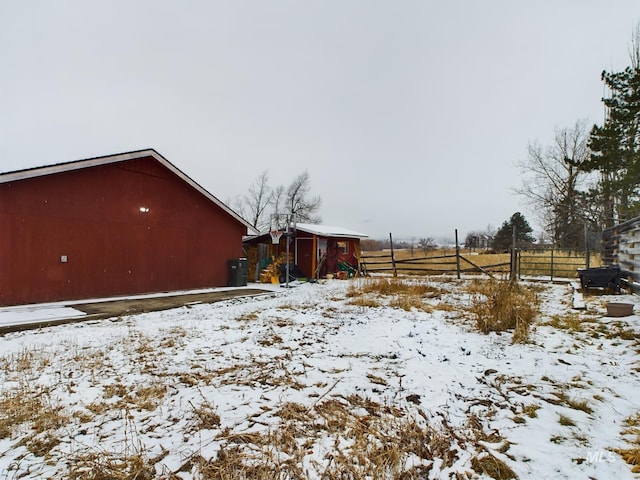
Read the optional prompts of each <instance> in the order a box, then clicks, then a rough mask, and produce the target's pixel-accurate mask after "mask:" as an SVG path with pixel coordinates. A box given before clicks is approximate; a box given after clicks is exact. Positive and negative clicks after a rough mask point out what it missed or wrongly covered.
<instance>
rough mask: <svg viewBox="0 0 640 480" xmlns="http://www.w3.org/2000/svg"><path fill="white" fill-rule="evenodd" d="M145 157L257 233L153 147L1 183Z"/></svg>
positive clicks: (3, 178)
mask: <svg viewBox="0 0 640 480" xmlns="http://www.w3.org/2000/svg"><path fill="white" fill-rule="evenodd" d="M144 157H153V158H154V159H155V160H157V161H158V162H159V163H160V164H162V165H163V166H165V167H166V168H167V169H169V170H170V171H171V172H172V173H173V174H174V175H176V176H178V177H179V178H181V179H182V180H184V181H185V182H186V183H187V184H188V185H189V186H191V187H192V188H194V189H195V190H197V191H198V192H199V193H201V194H202V195H204V196H205V197H206V198H207V199H209V200H210V201H211V202H212V203H214V204H215V205H217V206H218V207H220V208H221V209H222V210H224V211H225V212H227V213H228V214H229V215H231V216H232V217H233V218H234V219H236V220H237V221H239V222H240V223H242V224H243V225H244V226H246V227H247V229H248V231H249V232H252V233H257V231H256V229H255V228H254V227H253V226H252V225H251V224H250V223H249V222H247V221H246V220H245V219H244V218H242V217H241V216H240V215H238V214H237V213H236V212H234V211H233V210H232V209H231V208H229V207H228V206H227V205H226V204H225V203H223V202H222V201H220V200H219V199H218V198H216V197H215V196H214V195H212V194H211V193H209V192H208V191H207V190H206V189H205V188H203V187H202V186H200V185H199V184H198V183H197V182H195V181H194V180H193V179H192V178H191V177H189V176H188V175H187V174H185V173H184V172H183V171H182V170H180V169H179V168H178V167H176V166H175V165H174V164H173V163H171V162H170V161H169V160H167V159H166V158H164V157H163V156H162V155H160V154H159V153H158V152H157V151H155V150H154V149H153V148H148V149H145V150H136V151H133V152H125V153H117V154H114V155H106V156H103V157H94V158H87V159H84V160H74V161H71V162H63V163H56V164H53V165H45V166H42V167H33V168H26V169H23V170H15V171H12V172H6V173H0V183H8V182H14V181H17V180H25V179H28V178H34V177H41V176H45V175H52V174H55V173H62V172H69V171H72V170H80V169H83V168H89V167H95V166H100V165H108V164H111V163H118V162H126V161H128V160H133V159H136V158H144Z"/></svg>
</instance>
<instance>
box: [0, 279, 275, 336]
mask: <svg viewBox="0 0 640 480" xmlns="http://www.w3.org/2000/svg"><path fill="white" fill-rule="evenodd" d="M268 293H271V292H270V291H269V290H262V289H258V288H240V289H237V290H225V291H220V292H207V293H187V294H182V295H168V296H164V297H151V298H150V297H146V298H136V299H130V298H129V299H122V300H110V301H105V302H94V303H78V304H69V305H66V306H67V307H71V308H74V309H76V310H79V311H81V312H83V313H86V316H82V317H70V318H56V319H46V320H34V321H33V322H29V323H24V322H21V323H16V324H13V325H3V326H0V335H4V334H5V333H9V332H16V331H20V330H31V329H36V328H41V327H51V326H53V325H62V324H65V323H74V322H86V321H88V320H100V319H103V318H111V317H120V316H123V315H135V314H138V313H145V312H154V311H158V310H168V309H170V308H178V307H182V306H186V305H197V304H200V303H215V302H222V301H224V300H229V299H231V298H236V297H253V296H257V295H265V294H268Z"/></svg>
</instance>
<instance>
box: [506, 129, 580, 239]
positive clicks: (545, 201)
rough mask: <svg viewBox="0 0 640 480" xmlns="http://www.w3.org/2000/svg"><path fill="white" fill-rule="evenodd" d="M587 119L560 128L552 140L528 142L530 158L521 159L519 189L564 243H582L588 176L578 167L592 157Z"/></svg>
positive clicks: (547, 227) (552, 232) (555, 236)
mask: <svg viewBox="0 0 640 480" xmlns="http://www.w3.org/2000/svg"><path fill="white" fill-rule="evenodd" d="M588 138H589V132H588V130H587V127H586V121H584V120H579V121H577V122H576V124H575V125H574V126H573V127H572V128H565V129H557V130H556V131H555V135H554V141H553V144H552V145H550V146H548V147H542V146H541V145H540V144H539V143H537V142H534V143H532V144H529V147H528V158H527V160H526V161H523V162H519V164H518V166H519V167H520V169H521V171H522V173H523V176H524V178H523V181H522V186H521V187H520V188H518V189H517V190H516V192H517V193H518V194H519V195H522V196H523V197H524V198H525V199H526V200H527V201H528V202H529V204H530V205H531V206H532V207H534V209H535V210H536V211H537V212H538V213H539V215H540V218H541V220H542V221H543V223H544V225H545V228H546V229H547V230H548V231H549V232H550V233H551V234H552V236H553V239H554V241H555V242H556V243H557V244H558V245H560V246H563V247H577V246H580V245H581V244H582V240H583V231H584V221H585V215H584V213H585V212H584V210H583V208H582V196H581V189H582V188H583V187H584V186H585V182H586V181H587V180H588V176H587V174H586V173H585V172H584V171H583V170H581V169H580V168H579V165H580V163H581V162H583V161H584V160H586V159H587V158H588V157H589V149H588V146H587V142H588Z"/></svg>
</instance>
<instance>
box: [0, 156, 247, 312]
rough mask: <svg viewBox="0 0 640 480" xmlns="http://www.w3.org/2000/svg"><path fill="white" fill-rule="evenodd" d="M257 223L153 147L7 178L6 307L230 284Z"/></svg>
mask: <svg viewBox="0 0 640 480" xmlns="http://www.w3.org/2000/svg"><path fill="white" fill-rule="evenodd" d="M248 232H249V233H253V232H254V230H253V228H252V227H251V225H250V224H249V223H247V222H246V221H245V220H243V219H242V218H241V217H240V216H239V215H238V214H236V213H235V212H234V211H233V210H231V209H230V208H229V207H227V206H226V205H225V204H224V203H222V202H221V201H220V200H218V199H217V198H216V197H214V196H213V195H211V194H210V193H209V192H207V191H206V190H205V189H204V188H202V187H201V186H200V185H198V184H197V183H196V182H194V181H193V180H192V179H191V178H189V177H188V176H187V175H185V174H184V173H183V172H181V171H180V170H179V169H178V168H176V167H175V166H174V165H173V164H171V163H170V162H169V161H168V160H167V159H165V158H164V157H163V156H162V155H160V154H159V153H158V152H156V151H155V150H153V149H148V150H140V151H135V152H128V153H121V154H117V155H109V156H105V157H98V158H91V159H86V160H79V161H73V162H66V163H60V164H56V165H50V166H45V167H37V168H31V169H26V170H19V171H14V172H8V173H3V174H0V305H17V304H25V303H34V302H45V301H58V300H71V299H82V298H94V297H105V296H116V295H129V294H140V293H148V292H161V291H171V290H182V289H192V288H202V287H215V286H223V285H227V284H228V282H229V277H230V274H229V264H228V262H229V260H233V259H237V258H239V257H242V256H243V255H242V253H243V251H242V238H243V236H244V235H246V234H247V233H248Z"/></svg>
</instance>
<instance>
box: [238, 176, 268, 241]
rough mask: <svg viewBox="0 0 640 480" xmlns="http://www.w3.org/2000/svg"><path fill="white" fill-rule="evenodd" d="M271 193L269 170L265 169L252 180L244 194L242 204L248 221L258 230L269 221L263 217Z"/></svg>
mask: <svg viewBox="0 0 640 480" xmlns="http://www.w3.org/2000/svg"><path fill="white" fill-rule="evenodd" d="M271 195H272V192H271V187H270V186H269V172H268V170H265V171H264V172H262V173H261V174H260V175H258V177H257V178H256V179H255V180H254V181H253V183H252V184H251V186H250V187H249V190H248V191H247V194H246V195H245V196H244V205H246V208H247V212H248V217H249V218H248V220H249V223H251V225H253V226H254V227H255V228H257V229H258V230H260V229H263V228H264V227H266V226H267V225H268V223H269V219H268V218H265V217H266V213H267V208H268V207H269V204H270V203H271V201H272V198H271Z"/></svg>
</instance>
